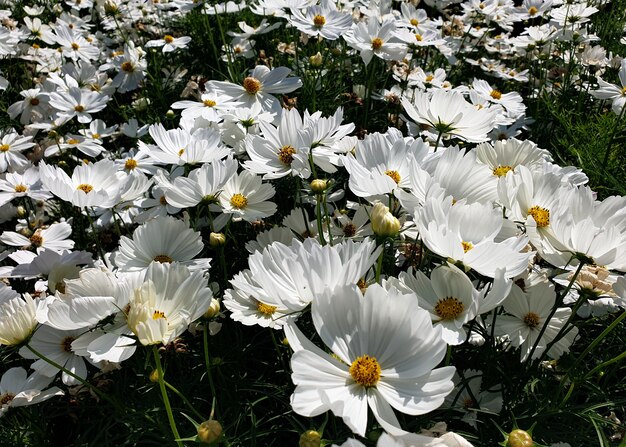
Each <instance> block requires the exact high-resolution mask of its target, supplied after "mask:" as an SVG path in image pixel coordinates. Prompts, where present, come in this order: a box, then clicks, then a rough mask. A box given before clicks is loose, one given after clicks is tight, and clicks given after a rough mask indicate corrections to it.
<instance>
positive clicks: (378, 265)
mask: <svg viewBox="0 0 626 447" xmlns="http://www.w3.org/2000/svg"><path fill="white" fill-rule="evenodd" d="M382 245H383V249H382V250H381V251H380V255H378V261H376V282H377V283H379V282H380V274H381V272H382V270H383V258H384V257H385V241H383V244H382Z"/></svg>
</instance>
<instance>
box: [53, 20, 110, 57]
mask: <svg viewBox="0 0 626 447" xmlns="http://www.w3.org/2000/svg"><path fill="white" fill-rule="evenodd" d="M51 38H52V39H54V41H56V43H58V44H59V45H61V50H62V52H63V56H65V57H69V58H70V59H72V60H74V61H75V60H77V59H80V60H83V61H85V62H89V61H92V60H96V59H98V56H99V55H100V50H99V49H98V48H97V47H96V46H94V45H92V44H91V43H89V41H88V40H87V39H85V38H84V37H83V36H82V35H81V33H80V32H79V31H78V30H77V29H75V27H69V26H68V25H67V24H59V25H56V26H55V27H54V34H53V35H52V36H51Z"/></svg>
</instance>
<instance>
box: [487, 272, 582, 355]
mask: <svg viewBox="0 0 626 447" xmlns="http://www.w3.org/2000/svg"><path fill="white" fill-rule="evenodd" d="M531 281H532V282H534V283H531V284H530V285H527V286H526V287H525V290H522V289H521V288H520V287H518V286H517V285H514V286H513V288H512V289H511V295H510V296H509V297H508V298H507V299H506V301H504V303H503V305H504V309H505V310H506V312H507V313H508V314H510V315H499V316H498V317H497V319H496V331H497V333H498V334H500V335H502V336H505V337H507V338H508V340H509V341H510V343H511V346H513V347H515V348H517V347H521V357H522V358H521V360H522V362H524V361H526V360H527V359H528V356H529V355H530V351H531V350H532V347H533V346H534V345H535V343H537V340H538V337H539V333H540V332H541V329H542V327H543V326H544V325H546V324H547V327H546V330H545V332H544V333H543V334H542V335H541V338H540V339H539V342H538V343H537V349H536V350H535V352H534V353H533V356H532V359H535V358H538V357H540V356H541V355H542V354H543V352H544V351H545V350H546V348H547V346H548V344H549V343H550V342H551V341H552V340H554V338H555V337H556V335H557V334H558V333H559V331H560V330H561V329H562V328H563V326H564V325H565V323H566V322H567V320H568V319H569V317H570V315H571V314H572V309H570V308H566V307H561V308H558V309H557V310H556V312H555V313H554V315H553V316H552V318H551V319H550V320H549V321H548V317H549V316H550V312H551V311H552V308H553V307H554V306H555V304H556V293H555V291H554V285H552V284H550V283H549V282H547V281H541V280H539V281H536V278H535V279H531ZM577 334H578V328H576V327H574V328H573V329H572V330H570V331H569V332H567V334H566V335H565V336H564V337H563V338H561V339H560V340H559V341H558V342H557V343H556V344H554V345H553V346H552V347H551V348H550V350H549V351H548V353H547V355H548V356H549V357H551V358H553V359H558V358H559V357H560V356H561V355H562V354H563V353H564V352H567V351H568V350H569V347H570V345H571V344H572V343H573V342H574V338H576V335H577Z"/></svg>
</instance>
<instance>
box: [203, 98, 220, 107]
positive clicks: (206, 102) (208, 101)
mask: <svg viewBox="0 0 626 447" xmlns="http://www.w3.org/2000/svg"><path fill="white" fill-rule="evenodd" d="M202 104H204V105H205V106H207V107H215V105H216V104H217V103H216V102H215V101H213V100H212V99H205V100H204V101H202Z"/></svg>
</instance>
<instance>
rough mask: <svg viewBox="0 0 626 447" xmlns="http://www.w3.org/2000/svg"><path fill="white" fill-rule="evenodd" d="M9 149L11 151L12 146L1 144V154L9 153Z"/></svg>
mask: <svg viewBox="0 0 626 447" xmlns="http://www.w3.org/2000/svg"><path fill="white" fill-rule="evenodd" d="M9 149H11V146H9V145H8V144H0V152H7V151H8V150H9Z"/></svg>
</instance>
